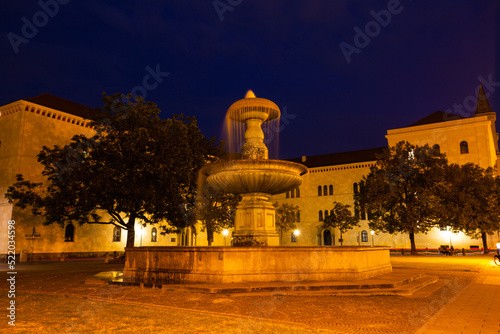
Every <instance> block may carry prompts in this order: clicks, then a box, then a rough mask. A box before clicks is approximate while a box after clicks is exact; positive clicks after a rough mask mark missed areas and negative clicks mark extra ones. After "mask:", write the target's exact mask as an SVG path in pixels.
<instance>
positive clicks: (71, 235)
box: [64, 224, 75, 242]
mask: <svg viewBox="0 0 500 334" xmlns="http://www.w3.org/2000/svg"><path fill="white" fill-rule="evenodd" d="M74 239H75V227H74V226H73V224H68V225H66V230H65V231H64V241H65V242H73V240H74Z"/></svg>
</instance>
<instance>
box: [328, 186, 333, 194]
mask: <svg viewBox="0 0 500 334" xmlns="http://www.w3.org/2000/svg"><path fill="white" fill-rule="evenodd" d="M329 191H330V192H329V194H330V196H331V195H333V185H331V184H330V187H329Z"/></svg>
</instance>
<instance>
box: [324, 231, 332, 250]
mask: <svg viewBox="0 0 500 334" xmlns="http://www.w3.org/2000/svg"><path fill="white" fill-rule="evenodd" d="M323 245H324V246H331V245H332V233H331V232H330V230H325V231H324V232H323Z"/></svg>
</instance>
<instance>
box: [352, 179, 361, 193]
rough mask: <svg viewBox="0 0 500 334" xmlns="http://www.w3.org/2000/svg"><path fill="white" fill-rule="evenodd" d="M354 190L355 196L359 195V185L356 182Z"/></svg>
mask: <svg viewBox="0 0 500 334" xmlns="http://www.w3.org/2000/svg"><path fill="white" fill-rule="evenodd" d="M352 190H353V191H354V193H355V194H357V193H358V191H359V190H358V184H357V183H356V182H354V184H353V185H352Z"/></svg>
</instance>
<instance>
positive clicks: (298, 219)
mask: <svg viewBox="0 0 500 334" xmlns="http://www.w3.org/2000/svg"><path fill="white" fill-rule="evenodd" d="M297 222H300V211H297Z"/></svg>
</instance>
